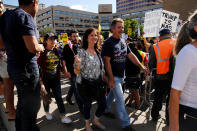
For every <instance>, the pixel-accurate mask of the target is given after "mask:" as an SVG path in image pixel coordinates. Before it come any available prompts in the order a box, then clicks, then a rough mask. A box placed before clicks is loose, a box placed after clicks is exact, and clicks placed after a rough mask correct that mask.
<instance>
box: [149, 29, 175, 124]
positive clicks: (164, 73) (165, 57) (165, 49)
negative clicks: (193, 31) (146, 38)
mask: <svg viewBox="0 0 197 131" xmlns="http://www.w3.org/2000/svg"><path fill="white" fill-rule="evenodd" d="M159 34H160V37H159V38H160V42H158V43H156V44H154V45H153V47H151V54H150V57H149V68H150V70H152V69H153V68H154V67H156V77H155V86H156V87H155V94H154V102H153V107H152V111H151V116H152V120H153V121H157V120H158V119H159V116H160V115H159V111H160V110H161V108H162V102H163V98H166V97H167V99H166V100H165V101H166V123H167V124H168V122H169V118H168V102H169V94H170V89H171V82H172V74H173V73H172V72H173V66H171V65H172V64H173V48H174V44H175V41H174V39H172V38H171V37H172V35H171V32H170V30H169V29H162V30H161V31H160V32H159Z"/></svg>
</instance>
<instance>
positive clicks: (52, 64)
mask: <svg viewBox="0 0 197 131" xmlns="http://www.w3.org/2000/svg"><path fill="white" fill-rule="evenodd" d="M46 57H47V59H46V72H47V73H50V74H52V75H55V74H56V73H57V66H58V65H59V62H60V59H59V57H58V56H57V55H56V54H55V52H54V51H53V50H47V53H46Z"/></svg>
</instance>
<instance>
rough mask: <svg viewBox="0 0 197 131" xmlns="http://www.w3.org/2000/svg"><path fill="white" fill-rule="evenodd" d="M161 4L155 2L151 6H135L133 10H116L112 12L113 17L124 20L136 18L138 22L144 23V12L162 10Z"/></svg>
mask: <svg viewBox="0 0 197 131" xmlns="http://www.w3.org/2000/svg"><path fill="white" fill-rule="evenodd" d="M162 9H163V5H162V4H156V5H151V6H146V7H143V8H136V9H133V10H127V11H123V12H117V13H115V14H113V18H122V19H126V20H137V21H138V23H139V24H141V25H143V24H144V19H145V13H146V12H149V11H154V10H162Z"/></svg>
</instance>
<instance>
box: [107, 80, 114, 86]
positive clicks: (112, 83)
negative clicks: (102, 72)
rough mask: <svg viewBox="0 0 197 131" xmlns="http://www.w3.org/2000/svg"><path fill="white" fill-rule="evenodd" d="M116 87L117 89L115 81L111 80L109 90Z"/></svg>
mask: <svg viewBox="0 0 197 131" xmlns="http://www.w3.org/2000/svg"><path fill="white" fill-rule="evenodd" d="M114 87H115V82H114V79H109V83H108V88H114Z"/></svg>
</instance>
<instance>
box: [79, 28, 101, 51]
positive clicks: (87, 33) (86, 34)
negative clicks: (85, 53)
mask: <svg viewBox="0 0 197 131" xmlns="http://www.w3.org/2000/svg"><path fill="white" fill-rule="evenodd" d="M93 31H96V32H97V35H98V41H97V42H96V43H95V45H94V49H95V50H97V49H98V45H99V37H100V35H99V32H98V31H97V30H96V29H95V28H89V29H87V30H86V31H85V33H84V35H83V42H82V48H83V49H84V50H86V49H87V48H88V36H89V35H90V34H91V33H92V32H93Z"/></svg>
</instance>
